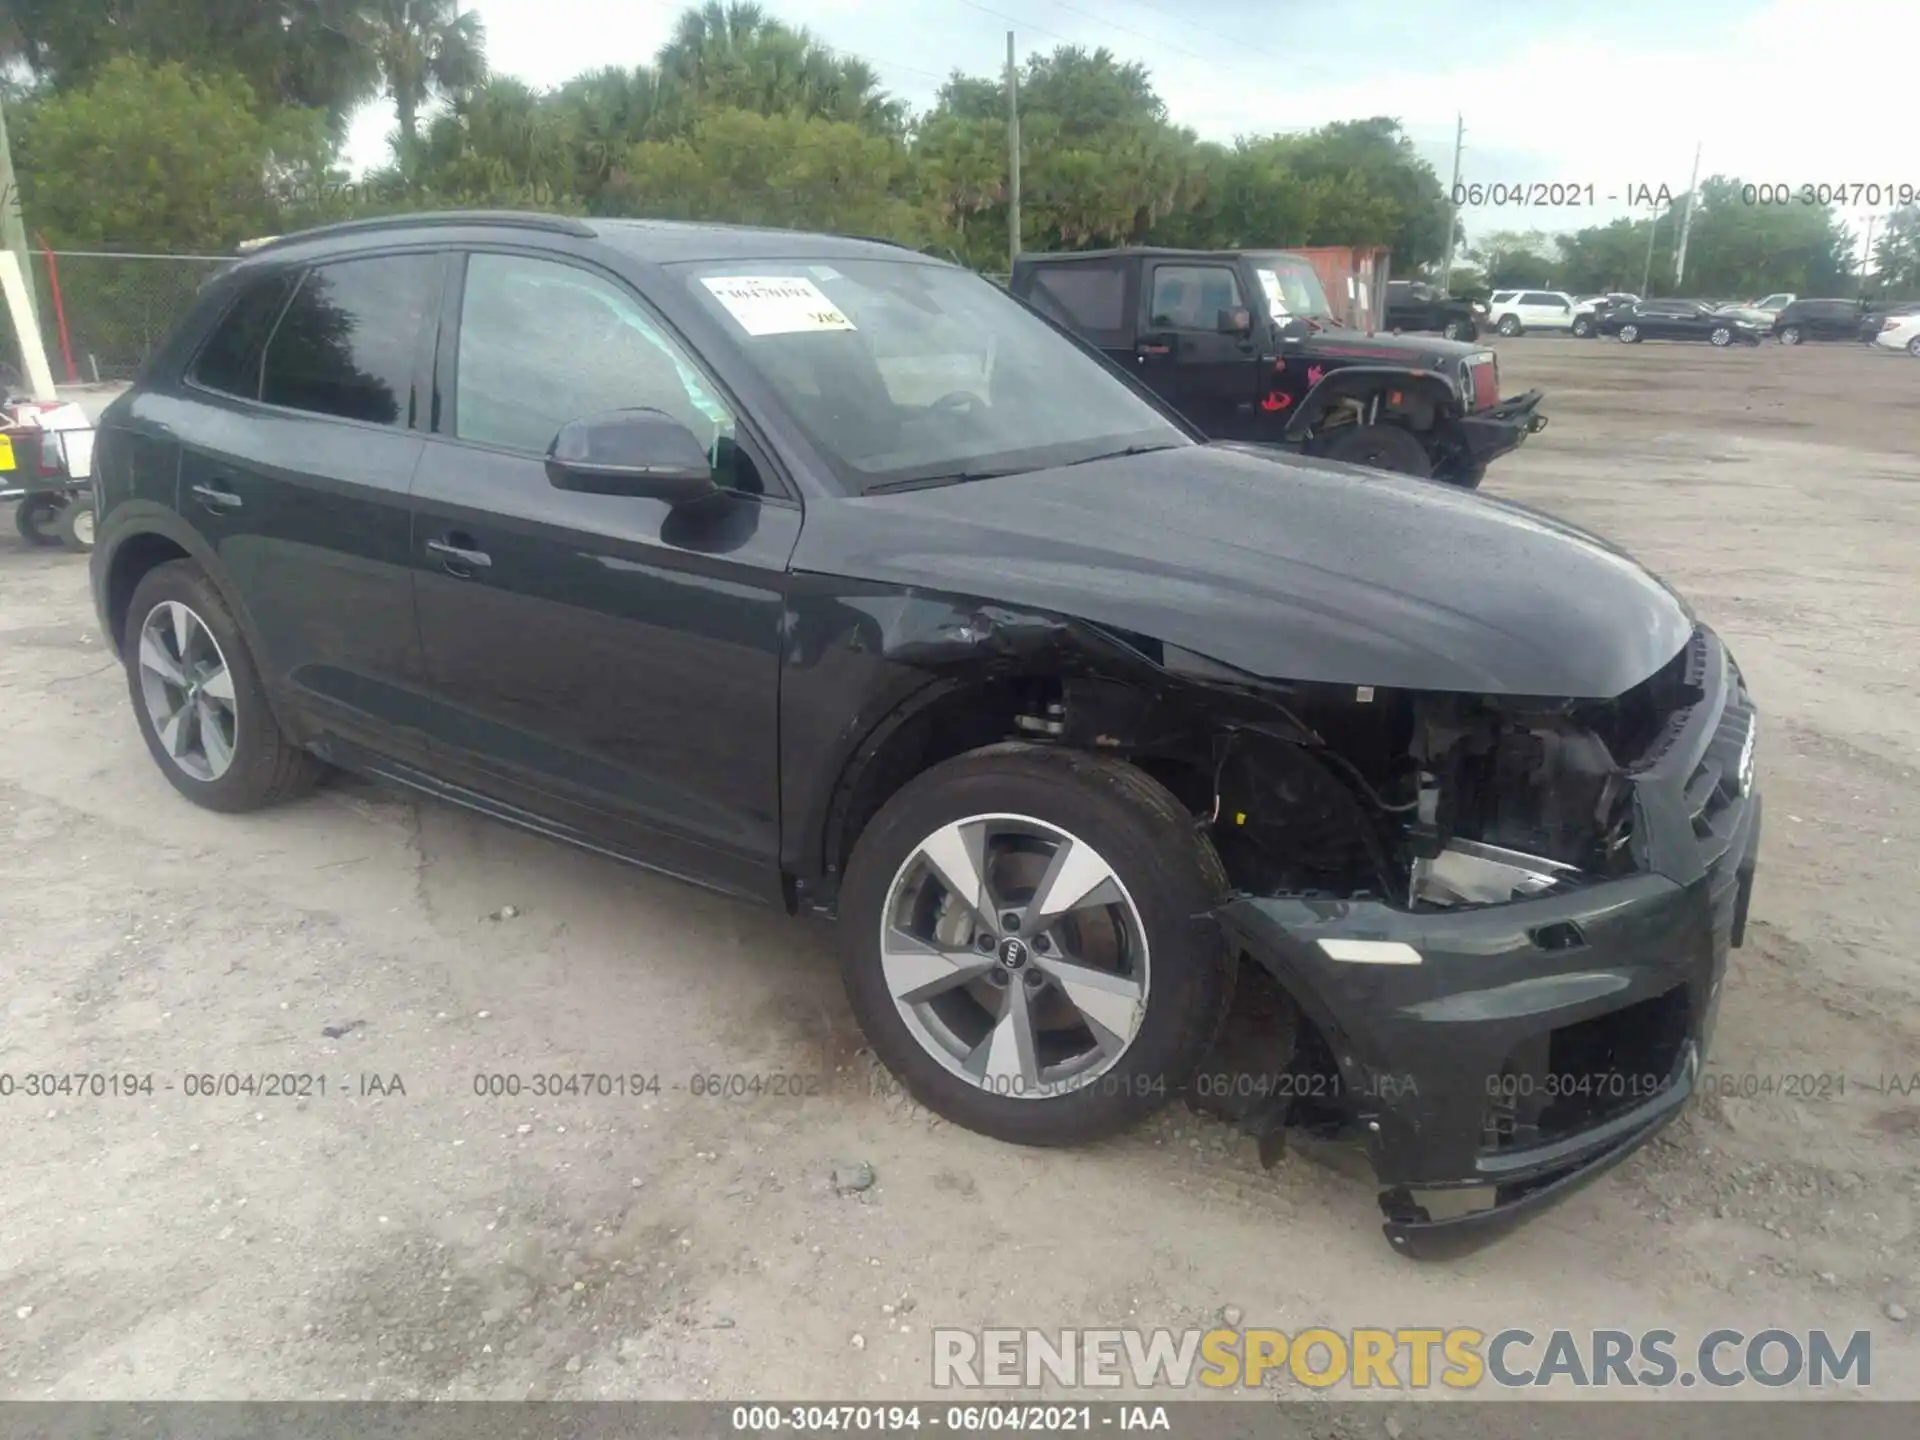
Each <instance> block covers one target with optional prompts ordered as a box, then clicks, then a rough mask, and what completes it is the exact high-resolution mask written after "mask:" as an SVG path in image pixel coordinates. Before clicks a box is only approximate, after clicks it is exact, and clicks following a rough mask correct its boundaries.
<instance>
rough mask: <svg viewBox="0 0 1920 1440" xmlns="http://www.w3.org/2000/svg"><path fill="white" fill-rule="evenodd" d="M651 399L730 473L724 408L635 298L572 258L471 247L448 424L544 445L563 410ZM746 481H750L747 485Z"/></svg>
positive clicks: (576, 414)
mask: <svg viewBox="0 0 1920 1440" xmlns="http://www.w3.org/2000/svg"><path fill="white" fill-rule="evenodd" d="M635 409H650V410H659V411H663V412H664V413H666V414H668V415H670V416H672V417H673V418H674V419H675V420H678V421H679V422H680V423H681V424H682V425H684V426H686V427H687V429H689V430H691V431H692V432H693V433H694V435H696V436H697V437H699V439H700V441H701V443H702V444H703V445H705V446H706V447H707V453H708V456H709V458H710V459H711V460H712V461H713V464H714V478H715V480H716V481H717V482H719V483H721V484H723V485H724V484H728V483H737V482H738V479H739V477H738V476H736V475H735V474H734V473H733V470H734V468H735V467H733V466H732V465H730V464H729V463H728V462H729V459H730V458H737V455H736V450H735V447H734V446H733V445H732V444H731V443H730V442H732V440H733V438H734V432H735V427H734V417H733V412H732V411H731V410H730V409H729V408H728V407H727V406H726V405H725V404H723V403H722V402H721V400H720V398H719V396H718V394H717V393H715V389H714V387H713V386H712V385H711V384H710V383H708V381H707V380H706V379H705V377H704V376H703V375H702V374H701V372H700V371H699V370H698V369H697V368H696V367H695V365H694V363H693V361H692V359H691V357H689V356H688V355H687V353H686V352H685V351H684V350H682V349H681V348H680V346H679V345H678V344H677V343H676V342H675V341H674V340H673V339H672V338H671V337H670V336H669V335H667V333H666V332H665V331H664V329H663V328H662V327H661V325H660V323H659V322H658V321H657V320H655V319H654V318H653V316H652V315H651V314H650V313H649V312H648V311H647V310H646V309H645V308H644V307H643V306H642V305H641V304H640V302H639V301H638V300H637V299H636V298H634V296H632V295H631V294H629V293H628V292H627V291H626V290H624V289H622V288H621V287H620V286H618V285H616V284H614V283H613V282H612V281H611V280H608V279H605V278H604V277H602V276H600V275H596V274H594V273H593V272H591V271H588V270H582V269H580V268H579V267H578V266H574V265H566V264H562V263H560V262H558V261H553V260H539V259H533V258H531V257H528V256H523V255H495V254H487V253H480V254H476V255H473V256H471V257H470V258H469V259H468V261H467V282H466V288H465V291H464V293H463V294H462V297H461V302H460V342H459V357H458V361H457V368H456V370H455V383H454V433H455V434H456V435H458V437H459V438H460V439H462V440H471V441H473V442H474V443H476V444H480V445H495V446H499V447H500V448H502V449H506V450H524V451H527V452H529V453H531V454H536V455H539V454H545V453H546V451H547V449H548V447H549V446H551V445H552V444H553V439H554V436H556V435H557V434H559V433H560V429H561V427H562V426H564V425H566V424H567V423H568V422H569V421H572V420H582V419H585V418H587V417H588V416H591V415H601V414H606V413H607V412H609V411H614V410H635ZM747 488H752V487H747Z"/></svg>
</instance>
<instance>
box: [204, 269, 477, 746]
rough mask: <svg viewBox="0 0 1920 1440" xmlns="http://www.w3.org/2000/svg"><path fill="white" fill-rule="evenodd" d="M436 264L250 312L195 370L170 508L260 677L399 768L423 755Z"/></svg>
mask: <svg viewBox="0 0 1920 1440" xmlns="http://www.w3.org/2000/svg"><path fill="white" fill-rule="evenodd" d="M442 264H443V259H442V255H441V253H440V252H439V251H438V250H435V249H419V248H416V249H413V250H407V251H397V252H392V253H386V254H373V255H366V256H355V257H353V258H351V259H343V260H335V261H327V262H325V263H322V264H318V265H315V266H312V267H311V268H307V269H305V270H304V271H301V270H293V271H289V272H287V273H286V274H285V275H284V276H281V277H276V278H273V279H270V280H269V281H267V282H264V283H263V284H262V286H261V287H260V288H259V289H257V290H255V291H252V292H249V293H247V294H245V295H242V296H241V298H240V301H239V303H238V305H237V306H236V308H235V310H234V311H232V312H230V313H229V316H228V318H227V320H226V321H224V322H223V323H222V327H221V328H220V329H216V330H215V332H214V333H213V334H212V336H211V337H210V340H209V343H208V345H207V347H206V348H205V349H204V350H203V351H202V353H201V355H200V357H199V358H198V359H197V360H196V361H195V364H194V366H193V367H192V368H191V369H190V371H189V374H188V380H187V384H188V388H189V391H190V393H193V394H194V396H195V399H196V401H197V404H196V405H195V406H194V408H193V410H192V412H191V413H190V414H189V416H188V418H187V419H186V421H185V422H184V423H183V426H182V434H181V437H180V438H181V442H182V449H181V468H180V507H181V509H182V511H183V512H184V513H185V514H186V515H187V517H188V518H189V519H191V520H192V521H193V523H194V525H195V526H196V527H197V528H198V529H199V530H200V532H201V533H202V534H203V535H205V536H206V538H207V539H208V540H209V541H210V542H211V543H212V544H213V546H214V549H215V552H216V553H217V555H218V556H219V559H220V561H221V564H222V566H223V568H224V569H225V571H226V573H227V575H228V576H229V577H231V580H232V583H233V585H234V587H235V589H236V590H237V592H238V597H239V600H240V603H241V604H242V605H243V606H244V607H245V609H246V611H247V615H248V618H249V619H250V620H251V622H252V625H253V627H254V631H255V633H256V635H257V637H258V639H259V647H260V653H259V654H258V655H256V656H255V657H254V658H255V660H256V661H257V662H258V664H259V667H260V670H261V674H262V678H263V679H264V680H265V681H266V683H267V684H268V686H269V687H271V688H272V689H273V690H274V691H275V692H276V693H278V694H279V695H281V696H282V697H284V698H286V699H289V700H290V701H291V702H292V703H293V704H294V705H296V706H298V707H299V708H300V709H301V710H302V711H304V712H305V713H306V714H307V715H308V716H309V717H311V719H312V720H314V721H315V722H316V723H317V725H318V727H319V728H320V729H321V730H322V731H324V732H326V733H328V734H330V735H332V736H335V737H338V738H341V739H344V740H347V741H349V742H352V743H354V744H357V745H361V746H364V747H367V748H371V749H374V750H376V751H380V752H383V753H389V754H395V755H406V754H415V755H417V754H419V753H421V751H422V747H423V746H424V737H423V735H422V734H421V732H420V729H419V725H420V718H421V711H420V706H419V702H420V698H421V683H422V680H423V670H422V665H421V656H420V647H419V641H418V635H417V633H416V632H415V630H414V626H413V623H412V622H413V582H412V578H411V571H410V568H409V563H408V562H409V555H408V551H409V547H408V524H409V516H408V504H407V492H408V489H409V487H410V485H411V484H412V481H413V473H414V469H415V467H416V466H417V465H418V463H419V460H420V453H421V445H422V442H421V437H420V431H419V427H420V426H421V425H422V424H424V420H425V414H424V400H423V396H424V394H425V393H426V392H425V381H426V378H427V366H428V365H429V364H430V357H431V337H432V329H433V324H434V322H435V320H436V319H437V315H438V309H439V296H440V291H441V275H442ZM252 337H258V338H259V341H260V343H259V344H258V346H256V344H255V339H254V338H252Z"/></svg>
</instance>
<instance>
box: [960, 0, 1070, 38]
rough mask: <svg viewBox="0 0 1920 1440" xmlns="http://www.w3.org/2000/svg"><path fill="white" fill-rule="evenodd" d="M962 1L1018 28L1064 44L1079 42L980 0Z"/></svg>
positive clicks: (967, 5) (982, 12) (970, 7)
mask: <svg viewBox="0 0 1920 1440" xmlns="http://www.w3.org/2000/svg"><path fill="white" fill-rule="evenodd" d="M960 3H961V4H962V5H964V6H966V7H967V8H968V9H969V10H978V11H979V12H980V13H981V14H982V15H991V16H993V18H994V19H996V20H1004V21H1006V22H1007V24H1009V25H1011V26H1013V27H1014V28H1015V29H1016V30H1037V31H1039V32H1040V33H1041V34H1042V35H1045V36H1047V37H1048V38H1049V39H1052V40H1058V41H1059V42H1060V43H1061V44H1062V45H1075V44H1078V43H1079V42H1078V41H1076V40H1071V39H1069V38H1068V37H1067V36H1065V35H1062V34H1061V33H1060V32H1059V31H1058V30H1049V29H1047V28H1046V27H1045V26H1044V25H1035V24H1034V23H1033V22H1032V21H1030V20H1019V19H1016V18H1015V17H1013V16H1012V15H1009V14H1007V12H1006V11H1004V10H995V9H994V8H993V7H992V6H990V5H982V4H979V3H978V0H960Z"/></svg>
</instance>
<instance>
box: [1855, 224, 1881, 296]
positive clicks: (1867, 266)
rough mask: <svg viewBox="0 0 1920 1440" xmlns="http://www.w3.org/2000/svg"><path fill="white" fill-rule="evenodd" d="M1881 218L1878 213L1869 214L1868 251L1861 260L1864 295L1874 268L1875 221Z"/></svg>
mask: <svg viewBox="0 0 1920 1440" xmlns="http://www.w3.org/2000/svg"><path fill="white" fill-rule="evenodd" d="M1879 218H1880V217H1879V216H1878V215H1869V216H1867V251H1866V254H1865V255H1864V256H1862V257H1861V260H1860V286H1859V289H1860V293H1861V294H1862V295H1865V294H1866V293H1867V276H1868V275H1869V274H1870V273H1871V272H1872V269H1873V222H1874V221H1876V220H1878V219H1879Z"/></svg>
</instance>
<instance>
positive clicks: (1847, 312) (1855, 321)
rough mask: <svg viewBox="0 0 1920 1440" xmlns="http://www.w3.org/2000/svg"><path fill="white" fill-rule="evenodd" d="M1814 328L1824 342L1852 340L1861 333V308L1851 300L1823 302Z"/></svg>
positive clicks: (1819, 306) (1817, 309)
mask: <svg viewBox="0 0 1920 1440" xmlns="http://www.w3.org/2000/svg"><path fill="white" fill-rule="evenodd" d="M1813 327H1814V330H1813V333H1814V334H1815V335H1816V336H1818V337H1819V338H1820V339H1822V340H1851V339H1853V338H1854V337H1855V336H1856V335H1858V334H1859V333H1860V307H1859V306H1857V305H1855V304H1854V303H1853V302H1852V301H1850V300H1822V301H1821V302H1820V303H1819V305H1818V307H1817V308H1816V310H1815V312H1814V321H1813Z"/></svg>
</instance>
